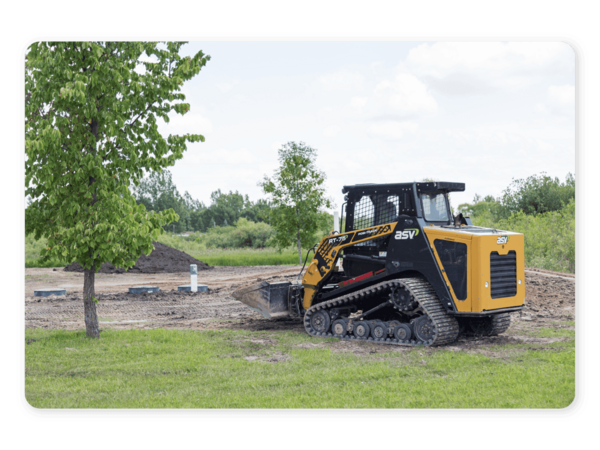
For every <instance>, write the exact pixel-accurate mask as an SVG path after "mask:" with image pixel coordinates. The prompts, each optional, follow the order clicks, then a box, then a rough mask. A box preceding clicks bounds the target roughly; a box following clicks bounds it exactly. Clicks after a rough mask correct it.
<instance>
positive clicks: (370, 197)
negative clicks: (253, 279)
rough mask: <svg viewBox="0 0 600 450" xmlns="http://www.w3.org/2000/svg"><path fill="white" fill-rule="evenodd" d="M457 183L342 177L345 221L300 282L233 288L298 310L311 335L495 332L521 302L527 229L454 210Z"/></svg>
mask: <svg viewBox="0 0 600 450" xmlns="http://www.w3.org/2000/svg"><path fill="white" fill-rule="evenodd" d="M464 190H465V185H464V183H448V182H429V183H394V184H359V185H354V186H344V188H343V190H342V193H344V194H346V196H345V200H346V201H345V203H344V204H343V205H342V215H341V218H340V224H341V225H342V226H341V228H342V229H343V231H342V232H339V233H338V232H332V233H331V234H330V235H329V236H326V237H324V238H323V239H322V240H321V242H320V243H319V244H318V246H316V250H315V254H314V257H313V259H312V260H311V262H310V264H309V266H308V268H307V270H306V272H305V274H304V277H303V279H302V283H301V284H300V283H274V284H269V283H266V282H264V283H262V284H260V285H257V286H251V287H248V288H244V289H240V290H238V291H236V292H234V293H233V296H234V298H236V299H238V300H240V301H242V302H243V303H246V304H247V305H248V306H250V307H252V308H253V309H255V310H256V311H258V312H260V313H261V314H263V315H264V316H265V317H267V318H269V317H273V316H275V315H279V314H293V315H297V316H300V317H302V318H303V320H304V326H305V329H306V331H307V332H308V333H309V334H311V335H315V336H335V337H338V338H340V339H359V340H373V341H377V342H381V343H390V344H400V345H419V344H421V345H443V344H447V343H450V342H453V341H455V340H456V339H457V338H458V336H459V334H460V333H461V332H464V333H472V334H477V335H495V334H499V333H502V332H504V331H505V330H506V329H507V328H508V326H509V325H510V316H509V314H508V313H509V312H512V311H517V310H520V309H522V308H524V305H523V304H524V299H525V272H524V267H525V264H524V236H523V235H522V234H520V233H513V232H510V231H501V230H496V229H490V228H482V227H476V226H473V224H472V223H471V220H470V219H469V218H468V217H462V214H459V215H458V216H456V217H454V216H453V215H452V211H451V209H450V204H449V201H448V194H449V193H450V192H453V191H464ZM338 261H341V264H338ZM340 265H341V267H342V269H341V270H340V269H339V266H340Z"/></svg>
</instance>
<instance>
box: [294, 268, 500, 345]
mask: <svg viewBox="0 0 600 450" xmlns="http://www.w3.org/2000/svg"><path fill="white" fill-rule="evenodd" d="M400 286H402V287H404V288H405V289H406V290H408V291H409V292H410V294H411V295H412V296H413V297H414V300H415V301H416V302H417V303H418V304H419V306H420V307H421V308H422V309H423V310H424V311H425V313H426V314H427V315H428V316H429V317H430V318H431V320H432V321H433V324H434V325H435V328H436V329H435V336H434V338H433V339H431V340H429V341H426V342H422V341H417V340H414V339H413V340H410V341H401V340H398V339H395V338H390V337H388V338H385V339H383V338H381V339H378V338H373V337H368V338H359V337H357V336H354V335H351V336H349V335H346V336H344V337H341V338H340V337H338V339H342V340H348V341H349V340H353V341H372V342H378V343H381V344H392V345H408V346H417V345H425V346H433V345H445V344H449V343H451V342H454V341H455V340H456V339H457V338H458V331H459V330H458V322H457V321H456V319H455V318H454V317H452V316H449V315H448V314H447V313H446V310H445V309H444V307H443V306H442V304H441V303H440V301H439V299H438V297H437V295H436V293H435V291H434V290H433V288H432V287H431V285H430V284H429V283H428V282H427V281H425V280H423V279H420V278H401V279H396V280H389V281H384V282H382V283H379V284H375V285H373V286H369V287H367V288H365V289H362V290H360V291H356V292H352V293H350V294H347V295H344V296H341V297H337V298H335V299H333V300H329V301H327V302H323V303H318V304H316V305H313V306H311V307H310V308H309V309H308V310H307V311H306V314H305V315H304V328H305V329H306V331H307V332H308V334H310V335H311V336H321V337H337V336H334V335H333V333H331V332H328V333H322V332H318V331H315V330H314V329H313V328H312V326H311V325H310V318H311V316H312V315H313V314H314V313H315V312H317V311H320V310H330V309H333V308H336V307H343V306H351V305H353V304H358V303H359V302H360V301H361V300H364V299H367V298H368V297H371V296H372V295H374V294H378V295H381V294H385V293H386V292H389V291H391V289H392V288H393V287H400ZM357 307H358V305H357ZM394 308H396V307H395V306H394ZM358 309H362V308H360V307H358ZM396 309H397V308H396ZM507 328H508V326H507Z"/></svg>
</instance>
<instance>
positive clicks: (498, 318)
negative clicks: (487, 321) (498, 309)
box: [489, 313, 510, 336]
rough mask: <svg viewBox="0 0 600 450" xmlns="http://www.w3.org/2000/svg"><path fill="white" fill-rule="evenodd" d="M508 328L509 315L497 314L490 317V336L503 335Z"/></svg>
mask: <svg viewBox="0 0 600 450" xmlns="http://www.w3.org/2000/svg"><path fill="white" fill-rule="evenodd" d="M509 326H510V314H508V313H504V314H497V315H495V316H492V330H491V331H490V334H489V335H490V336H497V335H498V334H502V333H504V332H505V331H506V330H508V327H509Z"/></svg>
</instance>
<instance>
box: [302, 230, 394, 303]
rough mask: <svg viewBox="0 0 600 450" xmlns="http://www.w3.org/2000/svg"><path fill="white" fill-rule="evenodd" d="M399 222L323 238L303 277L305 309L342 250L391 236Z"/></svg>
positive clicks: (327, 276) (328, 274)
mask: <svg viewBox="0 0 600 450" xmlns="http://www.w3.org/2000/svg"><path fill="white" fill-rule="evenodd" d="M397 223H398V222H391V223H387V224H382V225H377V226H374V227H368V228H363V229H361V230H355V231H350V232H347V233H340V234H332V235H329V236H326V237H324V238H323V239H321V242H320V243H319V247H318V248H317V250H316V251H315V256H314V257H313V259H312V260H311V262H310V264H309V266H308V269H307V270H306V273H305V274H304V277H303V278H302V284H303V285H304V299H303V302H302V306H304V309H308V308H310V307H311V305H312V303H313V301H314V298H315V295H316V294H317V292H319V290H320V289H321V287H322V286H323V285H324V283H325V281H327V279H328V278H329V277H330V276H331V274H332V273H333V268H334V267H335V263H336V261H337V259H338V258H339V256H340V251H341V250H343V249H345V248H347V247H351V246H353V245H356V244H360V243H361V242H366V241H370V240H372V239H378V238H381V237H385V236H389V235H391V234H392V233H393V232H394V229H395V228H396V224H397Z"/></svg>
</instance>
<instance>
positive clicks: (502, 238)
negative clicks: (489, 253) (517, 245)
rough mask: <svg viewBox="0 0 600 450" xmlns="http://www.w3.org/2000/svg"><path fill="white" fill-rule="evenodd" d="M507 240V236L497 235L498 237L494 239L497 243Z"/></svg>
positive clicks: (501, 243) (500, 243)
mask: <svg viewBox="0 0 600 450" xmlns="http://www.w3.org/2000/svg"><path fill="white" fill-rule="evenodd" d="M507 242H508V236H498V239H497V240H496V244H498V245H503V244H506V243H507Z"/></svg>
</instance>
